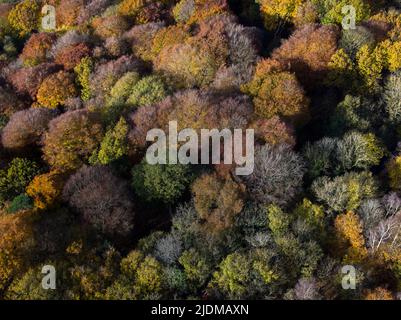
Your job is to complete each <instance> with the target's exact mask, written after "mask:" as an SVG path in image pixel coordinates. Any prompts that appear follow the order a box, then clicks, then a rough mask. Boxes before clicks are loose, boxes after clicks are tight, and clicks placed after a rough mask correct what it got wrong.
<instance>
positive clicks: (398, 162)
mask: <svg viewBox="0 0 401 320" xmlns="http://www.w3.org/2000/svg"><path fill="white" fill-rule="evenodd" d="M386 168H387V174H388V177H389V180H390V181H389V184H390V187H391V188H392V189H393V190H399V189H400V188H401V157H400V156H397V157H393V158H392V159H391V160H390V161H389V162H388V163H387V165H386Z"/></svg>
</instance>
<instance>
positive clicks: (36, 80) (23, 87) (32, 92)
mask: <svg viewBox="0 0 401 320" xmlns="http://www.w3.org/2000/svg"><path fill="white" fill-rule="evenodd" d="M59 69H60V66H58V65H56V64H54V63H42V64H39V65H37V66H34V67H28V68H21V69H17V70H14V71H13V72H12V73H11V74H9V75H8V80H9V82H10V83H11V84H12V86H13V87H14V88H15V89H16V92H17V93H18V94H21V95H29V97H30V98H31V99H32V100H36V95H37V93H38V90H39V88H40V85H41V84H42V81H43V80H45V78H47V77H48V76H50V75H51V74H53V73H55V72H57V71H58V70H59Z"/></svg>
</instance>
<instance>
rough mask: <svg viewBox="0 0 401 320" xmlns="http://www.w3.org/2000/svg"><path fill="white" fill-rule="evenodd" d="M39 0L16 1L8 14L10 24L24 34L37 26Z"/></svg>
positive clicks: (21, 34)
mask: <svg viewBox="0 0 401 320" xmlns="http://www.w3.org/2000/svg"><path fill="white" fill-rule="evenodd" d="M40 9H41V8H40V1H38V0H33V1H32V0H25V1H22V2H20V3H18V4H17V5H16V6H15V7H14V8H13V9H12V10H11V12H10V14H9V15H8V21H9V23H10V25H11V26H12V27H13V28H14V29H15V30H17V31H18V32H19V34H20V36H24V35H26V34H27V33H29V32H31V31H32V30H35V29H37V28H38V24H39V23H38V22H39V21H38V20H39V15H40Z"/></svg>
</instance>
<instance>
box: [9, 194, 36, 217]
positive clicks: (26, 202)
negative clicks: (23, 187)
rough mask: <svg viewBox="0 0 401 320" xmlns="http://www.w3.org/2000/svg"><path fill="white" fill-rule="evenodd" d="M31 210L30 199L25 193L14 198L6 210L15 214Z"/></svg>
mask: <svg viewBox="0 0 401 320" xmlns="http://www.w3.org/2000/svg"><path fill="white" fill-rule="evenodd" d="M32 208H33V203H32V199H31V198H29V197H28V196H27V195H26V194H25V193H23V194H20V195H19V196H16V197H15V198H14V199H13V200H12V201H11V203H10V204H9V206H8V208H7V212H8V213H16V212H18V211H21V210H28V209H32Z"/></svg>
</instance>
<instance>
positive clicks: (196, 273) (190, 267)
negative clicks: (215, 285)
mask: <svg viewBox="0 0 401 320" xmlns="http://www.w3.org/2000/svg"><path fill="white" fill-rule="evenodd" d="M179 262H180V264H181V265H182V267H183V268H184V273H185V277H186V279H187V281H188V282H189V285H190V287H192V288H193V289H196V288H199V287H201V286H202V285H204V284H205V282H206V280H207V278H208V277H209V275H210V263H208V261H207V259H206V258H205V257H204V256H202V255H201V254H200V253H199V252H198V251H196V250H195V249H194V248H191V249H189V250H187V251H184V252H183V253H182V255H181V257H180V258H179Z"/></svg>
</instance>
